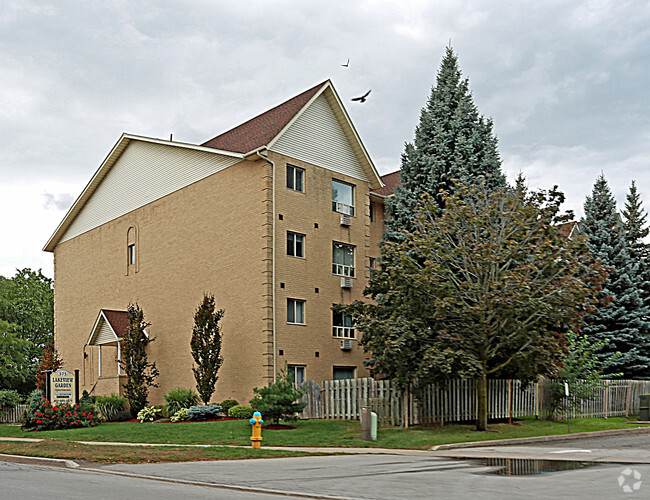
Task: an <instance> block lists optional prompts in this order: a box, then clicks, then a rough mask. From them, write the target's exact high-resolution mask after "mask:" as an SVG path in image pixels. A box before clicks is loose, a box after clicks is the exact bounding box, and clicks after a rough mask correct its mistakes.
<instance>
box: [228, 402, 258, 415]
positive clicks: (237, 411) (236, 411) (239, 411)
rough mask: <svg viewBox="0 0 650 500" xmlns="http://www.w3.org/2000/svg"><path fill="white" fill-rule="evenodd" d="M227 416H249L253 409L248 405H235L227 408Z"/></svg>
mask: <svg viewBox="0 0 650 500" xmlns="http://www.w3.org/2000/svg"><path fill="white" fill-rule="evenodd" d="M228 416H229V417H232V418H251V417H252V416H253V409H252V408H251V407H250V406H245V405H237V406H233V407H232V408H230V410H228Z"/></svg>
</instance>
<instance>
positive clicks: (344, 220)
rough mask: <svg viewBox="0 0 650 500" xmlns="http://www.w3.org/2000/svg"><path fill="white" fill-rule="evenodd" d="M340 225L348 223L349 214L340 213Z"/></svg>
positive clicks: (347, 224)
mask: <svg viewBox="0 0 650 500" xmlns="http://www.w3.org/2000/svg"><path fill="white" fill-rule="evenodd" d="M341 225H342V226H349V225H350V216H349V215H341Z"/></svg>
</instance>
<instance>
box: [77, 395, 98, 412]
mask: <svg viewBox="0 0 650 500" xmlns="http://www.w3.org/2000/svg"><path fill="white" fill-rule="evenodd" d="M96 399H97V396H91V395H90V394H88V391H85V390H84V392H82V393H81V398H80V399H79V409H80V410H81V411H86V412H87V411H93V410H94V405H95V400H96Z"/></svg>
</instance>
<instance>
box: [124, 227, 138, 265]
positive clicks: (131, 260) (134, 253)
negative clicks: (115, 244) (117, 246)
mask: <svg viewBox="0 0 650 500" xmlns="http://www.w3.org/2000/svg"><path fill="white" fill-rule="evenodd" d="M137 272H138V234H137V230H136V228H135V226H131V227H130V228H129V230H128V231H127V233H126V274H132V273H137Z"/></svg>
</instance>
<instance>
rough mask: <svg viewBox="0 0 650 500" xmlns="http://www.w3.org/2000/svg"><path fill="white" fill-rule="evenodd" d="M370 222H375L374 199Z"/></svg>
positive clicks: (371, 205) (371, 206)
mask: <svg viewBox="0 0 650 500" xmlns="http://www.w3.org/2000/svg"><path fill="white" fill-rule="evenodd" d="M369 216H370V222H375V203H374V202H373V201H371V202H370V212H369Z"/></svg>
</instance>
